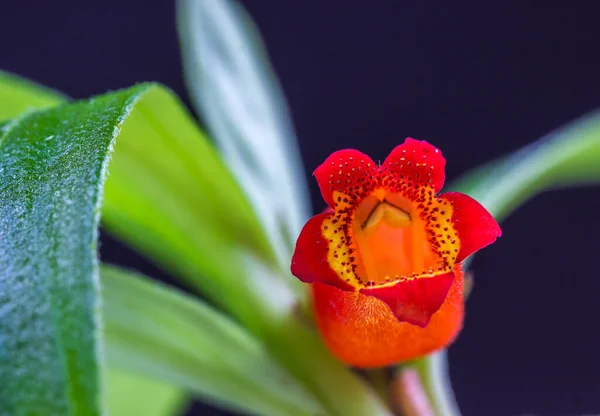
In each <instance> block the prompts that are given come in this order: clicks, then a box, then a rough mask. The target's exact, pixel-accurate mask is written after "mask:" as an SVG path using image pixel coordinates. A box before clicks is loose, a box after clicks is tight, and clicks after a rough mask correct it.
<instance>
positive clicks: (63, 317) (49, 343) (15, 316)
mask: <svg viewBox="0 0 600 416" xmlns="http://www.w3.org/2000/svg"><path fill="white" fill-rule="evenodd" d="M147 89H148V86H139V87H136V88H132V89H130V90H127V91H124V92H121V93H117V94H111V95H106V96H104V97H100V98H96V99H93V100H89V101H84V102H77V103H73V104H67V105H62V106H58V107H54V108H52V109H50V110H46V111H39V112H30V113H26V114H24V115H22V116H20V117H19V118H16V119H14V120H12V121H11V122H9V123H6V124H4V126H3V129H2V134H1V138H0V184H2V185H1V186H0V229H2V238H1V239H0V270H1V271H2V272H1V273H0V386H2V389H0V408H1V409H2V410H3V411H6V413H8V414H11V415H37V414H40V415H41V414H43V415H48V416H53V415H60V416H65V415H77V416H79V415H81V416H88V415H99V414H100V408H99V405H100V401H101V394H100V389H99V377H98V364H97V358H98V357H97V349H98V345H97V337H98V336H97V328H98V320H99V318H98V313H97V310H96V309H97V308H98V301H97V291H98V276H97V275H98V273H97V256H96V242H97V233H98V231H97V230H98V220H99V216H98V213H99V207H100V194H101V189H102V180H103V178H104V176H105V174H106V166H107V163H108V157H109V149H110V148H111V146H112V144H113V141H114V138H115V136H116V134H117V133H118V131H119V127H120V125H121V123H122V122H123V119H124V118H125V117H126V115H127V114H128V112H129V110H130V107H131V106H132V105H133V103H134V102H135V101H136V100H137V99H138V98H139V97H140V95H141V94H143V93H144V92H145V91H146V90H147Z"/></svg>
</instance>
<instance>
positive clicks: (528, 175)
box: [415, 111, 600, 416]
mask: <svg viewBox="0 0 600 416" xmlns="http://www.w3.org/2000/svg"><path fill="white" fill-rule="evenodd" d="M599 159H600V112H598V111H595V112H592V113H590V114H588V115H585V116H583V117H581V118H579V119H577V120H575V121H573V122H571V123H569V124H567V125H566V126H563V127H561V128H559V129H558V130H556V131H554V132H552V133H550V134H548V135H547V136H545V137H542V138H541V139H539V140H537V141H535V142H533V143H531V144H530V145H528V146H525V147H523V148H522V149H520V150H518V151H516V152H513V153H511V154H509V155H507V156H504V157H502V158H500V159H498V160H495V161H492V162H490V163H487V164H485V165H483V166H480V167H478V168H476V169H473V170H472V171H470V172H467V173H466V174H465V175H463V176H462V177H460V178H459V179H458V180H456V181H455V182H454V183H453V184H452V185H451V186H450V189H452V190H453V191H459V192H464V193H466V194H469V195H471V196H472V197H473V198H475V199H477V200H478V201H479V202H481V204H482V205H483V206H485V207H486V208H487V209H488V210H489V211H490V212H491V213H492V214H493V215H494V217H495V218H496V219H497V220H498V221H502V220H503V219H505V218H506V217H507V216H509V215H510V214H511V213H512V212H514V211H515V210H516V209H517V208H518V207H519V206H521V205H522V204H523V203H525V202H526V201H527V200H529V199H530V198H532V197H534V196H535V195H537V194H539V193H540V192H543V191H545V190H548V189H553V188H561V187H572V186H578V185H585V184H595V183H600V163H598V160H599ZM472 258H473V256H471V257H470V258H469V259H467V261H466V262H465V268H466V267H468V264H469V262H470V261H471V260H472ZM415 365H416V366H417V368H418V370H419V372H420V374H421V377H422V378H423V380H424V384H425V385H426V389H427V391H428V393H429V395H430V398H431V400H432V402H433V404H434V406H435V408H436V409H437V414H438V415H444V416H446V415H460V412H459V410H458V407H457V405H456V401H455V399H454V396H453V393H452V389H451V387H450V381H449V377H448V374H447V373H448V371H447V359H446V352H445V351H440V352H438V353H436V354H432V355H430V356H428V357H425V358H423V359H421V360H417V361H416V362H415Z"/></svg>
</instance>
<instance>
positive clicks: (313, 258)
mask: <svg viewBox="0 0 600 416" xmlns="http://www.w3.org/2000/svg"><path fill="white" fill-rule="evenodd" d="M329 216H331V213H330V212H324V213H322V214H318V215H315V216H314V217H312V218H311V219H310V220H308V222H307V223H306V224H305V225H304V228H302V231H301V232H300V236H299V237H298V241H297V242H296V249H295V250H294V255H293V256H292V267H291V271H292V274H293V275H294V276H296V277H297V278H298V279H300V280H301V281H303V282H305V283H314V282H321V283H327V284H330V285H332V286H336V287H338V288H340V289H345V290H349V289H352V288H351V286H349V285H348V283H346V282H344V281H343V280H341V279H340V278H339V277H338V275H337V274H336V273H335V272H334V271H333V270H332V269H331V267H330V266H329V263H328V262H327V252H328V249H329V248H328V241H327V240H326V239H325V238H323V235H322V233H321V225H322V224H323V221H325V220H326V219H327V217H329Z"/></svg>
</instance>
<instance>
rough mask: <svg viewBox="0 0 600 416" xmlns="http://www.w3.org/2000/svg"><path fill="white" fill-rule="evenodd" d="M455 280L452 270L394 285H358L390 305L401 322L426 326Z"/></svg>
mask: <svg viewBox="0 0 600 416" xmlns="http://www.w3.org/2000/svg"><path fill="white" fill-rule="evenodd" d="M453 281H454V273H453V272H448V273H444V274H441V275H437V276H433V277H421V278H416V279H413V280H408V281H405V282H399V283H396V284H395V285H393V286H384V287H377V288H369V289H361V290H360V293H362V294H364V295H369V296H374V297H376V298H378V299H380V300H382V301H384V302H385V303H387V305H388V306H389V307H390V309H391V311H392V313H393V314H394V315H395V316H396V318H398V320H399V321H401V322H408V323H410V324H413V325H417V326H420V327H421V328H425V326H427V324H428V323H429V320H430V319H431V316H432V315H433V314H434V313H435V312H437V310H438V309H439V308H440V307H441V306H442V304H443V303H444V300H445V299H446V295H448V290H450V286H452V282H453Z"/></svg>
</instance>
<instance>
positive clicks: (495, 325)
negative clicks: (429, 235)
mask: <svg viewBox="0 0 600 416" xmlns="http://www.w3.org/2000/svg"><path fill="white" fill-rule="evenodd" d="M199 1H201V0H199ZM244 3H245V5H246V6H247V8H248V9H249V11H250V13H251V14H252V16H253V17H254V18H255V19H256V22H257V24H258V26H259V28H260V30H261V31H262V33H263V35H264V37H265V40H266V43H267V47H268V50H269V52H270V55H271V57H272V60H273V64H274V67H275V69H276V71H277V73H278V74H279V76H280V79H281V81H282V84H283V88H284V90H285V93H286V95H287V97H288V99H289V103H290V106H291V110H292V115H293V118H294V121H295V125H296V128H297V132H298V136H299V138H300V146H301V149H302V155H303V159H304V162H305V165H306V166H307V172H308V171H312V169H314V167H316V166H317V165H318V164H320V163H321V162H322V161H323V160H324V159H325V158H326V157H327V156H328V155H329V153H331V152H332V151H334V150H336V149H339V148H341V147H356V148H358V149H360V150H362V151H364V152H366V153H368V154H370V155H371V156H373V158H375V159H383V158H385V156H386V155H387V154H388V152H389V151H390V150H391V149H392V148H393V147H394V146H395V145H397V144H398V143H400V142H401V141H402V140H403V139H404V137H406V136H413V137H415V138H418V139H424V140H427V141H430V142H432V143H434V144H435V145H437V146H438V147H440V148H441V149H442V150H443V152H444V154H445V156H446V158H447V160H448V169H447V175H448V177H449V178H453V177H456V176H457V175H459V174H460V173H462V172H464V171H465V170H467V169H468V168H470V167H472V166H474V165H477V164H479V163H482V162H485V161H487V160H489V159H491V158H494V157H497V156H500V155H502V154H504V153H506V152H509V151H511V150H514V149H516V148H518V147H520V146H523V145H525V144H526V143H528V142H530V141H531V140H534V139H536V138H538V137H540V136H541V135H543V134H545V133H547V132H548V131H550V130H552V129H554V128H556V127H558V126H559V125H561V124H562V123H565V122H567V121H569V120H571V119H573V118H575V117H577V116H579V115H581V114H583V113H585V112H587V111H589V110H591V109H594V108H596V107H598V106H600V88H599V86H600V79H599V75H600V59H599V58H598V53H599V52H600V24H599V23H598V22H599V20H598V19H599V16H600V2H597V1H591V0H590V1H587V0H571V1H569V0H563V1H558V0H554V1H553V0H546V1H525V0H520V1H513V2H481V3H482V4H479V5H477V4H478V3H475V2H473V5H468V4H469V3H468V2H462V3H461V5H460V6H454V7H452V6H450V5H449V3H450V2H446V1H430V2H427V1H424V2H408V1H391V0H390V1H372V2H367V1H354V2H351V1H327V2H325V1H316V0H313V1H306V0H304V1H277V0H273V1H251V0H247V1H245V2H244ZM1 17H2V18H1V21H0V39H2V41H1V44H2V49H1V50H0V68H2V69H5V70H9V71H12V72H15V73H18V74H21V75H24V76H26V77H29V78H32V79H34V80H36V81H38V82H41V83H43V84H46V85H48V86H52V87H54V88H56V89H59V90H61V91H64V92H65V93H67V94H68V95H71V96H73V97H77V98H83V97H88V96H90V95H92V94H98V93H102V92H104V91H106V90H108V89H116V88H120V87H127V86H130V85H131V84H133V83H135V82H138V81H159V82H162V83H164V84H166V85H168V86H169V87H171V88H172V89H173V90H175V91H176V92H177V93H178V94H179V95H180V96H182V97H183V98H184V99H186V100H187V95H186V94H187V93H186V90H185V88H184V83H183V79H182V72H181V65H180V62H179V51H178V44H177V35H176V30H175V26H174V4H173V2H172V1H167V0H151V1H131V0H103V1H97V2H93V3H92V2H89V3H88V2H83V1H78V2H65V1H55V2H42V1H33V0H23V1H19V2H5V3H3V4H2V11H1ZM307 179H309V180H310V185H311V192H312V196H313V201H314V202H315V210H320V209H321V205H322V202H321V199H320V197H319V195H318V193H317V186H316V183H315V182H314V180H311V178H310V177H309V175H308V173H307ZM598 192H599V191H598V189H591V188H590V189H582V190H569V191H564V192H554V193H549V194H545V195H542V196H540V197H537V198H535V200H533V201H531V202H530V203H529V204H527V205H526V206H525V207H523V208H521V209H520V210H519V211H518V212H517V213H515V214H514V215H513V216H512V217H510V218H509V219H508V220H507V221H506V222H505V223H504V224H503V230H504V236H503V237H502V239H500V240H499V241H498V242H497V243H496V244H495V245H494V246H492V247H491V248H488V249H486V250H484V251H483V252H482V253H481V254H479V255H478V256H477V258H476V260H475V262H474V263H473V267H474V271H475V275H476V286H475V287H476V290H475V292H474V294H473V295H472V296H471V298H470V299H469V303H468V317H467V320H466V327H465V329H464V331H463V333H462V335H461V337H460V339H459V340H458V341H457V342H456V344H455V345H454V346H453V347H452V348H451V349H450V359H451V370H452V380H453V383H454V388H455V390H456V394H457V396H458V400H459V403H460V405H461V408H462V410H463V411H464V414H465V415H466V416H474V415H491V416H494V415H520V414H526V413H529V414H531V413H535V414H540V415H568V414H582V413H588V414H590V413H600V358H599V356H598V351H599V350H600V334H599V333H598V328H599V314H598V303H599V302H598V295H599V293H600V273H599V271H598V269H597V268H596V266H597V265H598V259H597V257H596V256H598V248H599V243H598V236H599V235H600V221H599V219H598V216H597V215H598V212H599V209H600V198H598V195H599V193H598ZM102 254H103V257H104V259H105V260H109V261H113V262H119V263H122V264H129V265H137V266H138V267H140V268H142V269H143V270H145V271H147V272H149V273H152V272H153V269H152V268H151V267H150V266H149V265H148V264H147V263H144V262H143V261H142V260H141V259H140V258H139V257H137V256H135V255H134V254H132V252H130V251H129V250H127V249H125V248H123V247H121V246H119V245H117V244H116V243H114V242H113V241H111V240H108V239H104V244H103V247H102ZM154 274H155V275H156V273H154ZM193 411H194V414H206V415H208V414H215V415H216V414H218V413H216V411H215V412H214V413H210V409H209V408H204V407H203V406H202V405H201V404H196V405H195V406H194V408H193Z"/></svg>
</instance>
